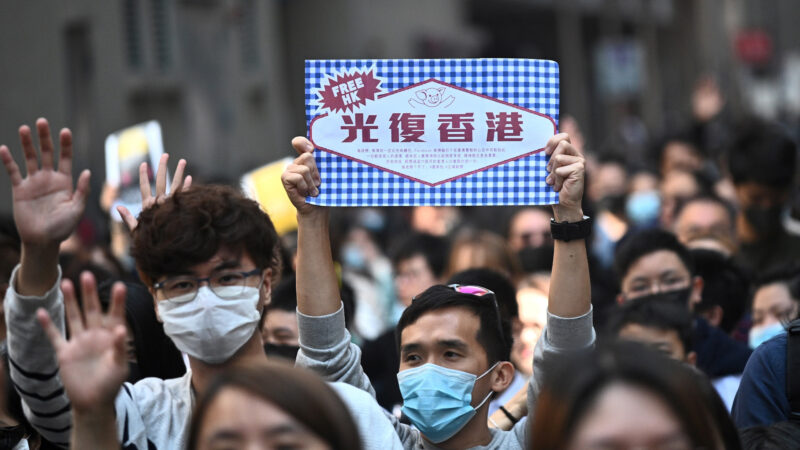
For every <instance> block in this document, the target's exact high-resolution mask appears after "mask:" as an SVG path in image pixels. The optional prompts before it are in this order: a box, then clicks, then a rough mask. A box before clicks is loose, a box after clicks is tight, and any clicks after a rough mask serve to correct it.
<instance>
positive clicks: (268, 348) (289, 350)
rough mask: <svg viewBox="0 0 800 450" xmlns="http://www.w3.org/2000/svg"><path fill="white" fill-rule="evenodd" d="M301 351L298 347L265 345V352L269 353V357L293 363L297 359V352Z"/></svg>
mask: <svg viewBox="0 0 800 450" xmlns="http://www.w3.org/2000/svg"><path fill="white" fill-rule="evenodd" d="M299 350H300V346H297V345H275V344H264V351H265V352H266V353H267V356H268V357H270V358H278V359H284V360H287V361H291V362H292V363H294V361H295V359H297V352H298V351H299Z"/></svg>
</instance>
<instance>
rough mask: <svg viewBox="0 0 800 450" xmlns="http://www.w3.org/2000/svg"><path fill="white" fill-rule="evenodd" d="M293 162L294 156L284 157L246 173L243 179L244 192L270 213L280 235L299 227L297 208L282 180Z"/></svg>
mask: <svg viewBox="0 0 800 450" xmlns="http://www.w3.org/2000/svg"><path fill="white" fill-rule="evenodd" d="M291 163H292V158H283V159H281V160H278V161H275V162H273V163H270V164H267V165H265V166H262V167H259V168H258V169H256V170H253V171H251V172H248V173H246V174H245V175H244V176H242V180H241V184H242V190H243V191H244V193H245V194H247V196H248V197H250V198H252V199H253V200H255V201H257V202H258V203H259V204H260V205H261V208H263V209H264V211H266V212H267V214H269V218H270V219H271V220H272V224H273V225H274V226H275V231H277V232H278V234H279V235H283V234H286V233H288V232H291V231H294V230H296V229H297V210H296V209H295V207H294V206H293V205H292V202H291V201H289V197H288V196H287V195H286V191H285V190H284V189H283V182H281V174H283V171H284V170H286V167H287V166H288V165H289V164H291Z"/></svg>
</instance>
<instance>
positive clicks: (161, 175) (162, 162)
mask: <svg viewBox="0 0 800 450" xmlns="http://www.w3.org/2000/svg"><path fill="white" fill-rule="evenodd" d="M168 161H169V155H168V154H166V153H164V154H163V155H161V159H159V160H158V171H157V172H156V197H158V196H159V195H164V194H166V193H167V162H168Z"/></svg>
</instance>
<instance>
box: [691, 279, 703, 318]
mask: <svg viewBox="0 0 800 450" xmlns="http://www.w3.org/2000/svg"><path fill="white" fill-rule="evenodd" d="M701 301H703V277H700V276H695V277H694V278H692V284H691V292H690V294H689V311H694V307H695V305H697V304H698V303H700V302H701Z"/></svg>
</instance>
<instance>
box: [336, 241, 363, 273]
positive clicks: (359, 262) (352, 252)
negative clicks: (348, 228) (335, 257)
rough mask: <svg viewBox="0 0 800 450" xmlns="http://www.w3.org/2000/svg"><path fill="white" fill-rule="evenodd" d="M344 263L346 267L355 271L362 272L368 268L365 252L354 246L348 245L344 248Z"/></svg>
mask: <svg viewBox="0 0 800 450" xmlns="http://www.w3.org/2000/svg"><path fill="white" fill-rule="evenodd" d="M342 262H343V263H344V265H345V266H347V267H349V268H351V269H355V270H361V269H364V268H365V267H366V266H367V259H366V258H365V257H364V252H362V251H361V249H360V248H358V246H356V245H353V244H346V245H345V246H344V247H342Z"/></svg>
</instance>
